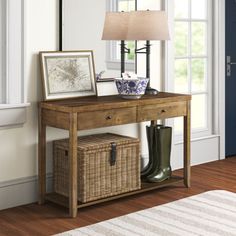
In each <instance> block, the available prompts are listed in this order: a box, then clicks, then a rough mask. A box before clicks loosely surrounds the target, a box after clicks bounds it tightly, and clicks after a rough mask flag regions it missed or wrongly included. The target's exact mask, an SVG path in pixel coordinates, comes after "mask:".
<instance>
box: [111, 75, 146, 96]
mask: <svg viewBox="0 0 236 236" xmlns="http://www.w3.org/2000/svg"><path fill="white" fill-rule="evenodd" d="M148 81H149V79H148V78H138V79H130V80H129V79H122V78H116V79H115V83H116V87H117V90H118V93H119V94H120V95H121V97H122V98H125V99H139V98H141V96H142V95H144V94H145V90H146V87H147V84H148Z"/></svg>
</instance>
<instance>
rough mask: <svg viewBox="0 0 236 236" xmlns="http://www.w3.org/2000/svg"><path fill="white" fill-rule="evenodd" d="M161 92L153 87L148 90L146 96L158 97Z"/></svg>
mask: <svg viewBox="0 0 236 236" xmlns="http://www.w3.org/2000/svg"><path fill="white" fill-rule="evenodd" d="M158 93H159V92H158V91H157V90H156V89H153V88H151V87H148V88H146V91H145V94H146V95H157V94H158Z"/></svg>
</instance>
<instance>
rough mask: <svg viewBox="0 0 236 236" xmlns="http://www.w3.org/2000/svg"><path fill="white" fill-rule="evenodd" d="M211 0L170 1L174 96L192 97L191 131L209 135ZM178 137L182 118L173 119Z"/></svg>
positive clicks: (181, 128) (210, 116) (210, 123)
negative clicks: (179, 94)
mask: <svg viewBox="0 0 236 236" xmlns="http://www.w3.org/2000/svg"><path fill="white" fill-rule="evenodd" d="M210 2H211V1H210V0H208V1H206V0H174V1H173V6H172V7H173V8H172V9H174V10H173V16H172V19H173V21H172V22H173V29H172V31H173V33H174V34H173V35H174V38H172V40H173V50H172V51H173V52H172V55H173V56H172V59H171V57H169V58H168V60H169V61H171V60H173V78H174V79H173V81H172V83H171V84H172V88H173V90H174V92H176V93H189V94H192V107H191V108H192V116H191V117H192V124H191V125H192V132H193V133H195V134H196V133H199V132H201V136H202V132H204V133H205V134H206V135H209V134H211V132H212V128H211V125H212V122H211V119H212V104H211V103H212V92H211V91H212V63H211V61H212V50H211V45H212V44H210V43H209V41H210V40H212V31H211V24H212V22H211V12H210V11H211V7H210ZM174 128H175V132H176V134H181V132H182V130H183V123H182V119H181V118H176V119H175V120H174Z"/></svg>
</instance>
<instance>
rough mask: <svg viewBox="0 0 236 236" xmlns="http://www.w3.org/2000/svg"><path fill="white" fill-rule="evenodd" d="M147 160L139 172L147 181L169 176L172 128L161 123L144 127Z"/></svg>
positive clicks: (160, 180) (164, 178)
mask: <svg viewBox="0 0 236 236" xmlns="http://www.w3.org/2000/svg"><path fill="white" fill-rule="evenodd" d="M146 132H147V141H148V151H149V161H148V164H147V166H146V167H145V168H144V169H143V170H142V172H141V178H142V179H143V180H146V181H148V182H162V181H164V180H166V179H169V178H170V177H171V172H172V171H171V166H170V153H171V138H172V128H171V127H167V126H163V125H151V126H147V127H146Z"/></svg>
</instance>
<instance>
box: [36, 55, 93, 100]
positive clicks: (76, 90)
mask: <svg viewBox="0 0 236 236" xmlns="http://www.w3.org/2000/svg"><path fill="white" fill-rule="evenodd" d="M40 62H41V70H42V84H43V96H44V100H46V101H47V100H59V99H67V98H76V97H85V96H96V95H97V87H96V77H95V68H94V57H93V51H92V50H84V51H47V52H40Z"/></svg>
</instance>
